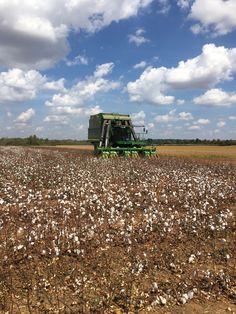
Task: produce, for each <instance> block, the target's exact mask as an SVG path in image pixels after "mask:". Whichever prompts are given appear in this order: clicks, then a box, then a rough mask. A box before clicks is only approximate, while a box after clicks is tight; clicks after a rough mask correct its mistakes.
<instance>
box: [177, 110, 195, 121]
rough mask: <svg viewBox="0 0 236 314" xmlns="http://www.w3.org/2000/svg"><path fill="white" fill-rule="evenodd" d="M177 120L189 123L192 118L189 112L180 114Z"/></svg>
mask: <svg viewBox="0 0 236 314" xmlns="http://www.w3.org/2000/svg"><path fill="white" fill-rule="evenodd" d="M178 119H179V120H185V121H189V120H192V119H193V116H192V114H191V113H190V112H180V113H179V116H178Z"/></svg>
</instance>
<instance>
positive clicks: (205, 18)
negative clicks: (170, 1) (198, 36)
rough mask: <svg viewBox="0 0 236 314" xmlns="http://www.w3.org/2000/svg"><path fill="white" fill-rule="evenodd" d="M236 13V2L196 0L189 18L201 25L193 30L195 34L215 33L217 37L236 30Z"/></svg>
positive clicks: (229, 0)
mask: <svg viewBox="0 0 236 314" xmlns="http://www.w3.org/2000/svg"><path fill="white" fill-rule="evenodd" d="M179 2H184V1H179ZM235 12H236V1H235V0H214V1H213V0H195V1H194V3H193V4H192V7H191V12H190V14H189V18H191V19H194V20H196V21H198V22H199V23H200V24H199V23H198V24H196V25H195V26H194V27H193V28H192V30H193V32H195V33H199V32H213V34H214V35H216V36H217V35H225V34H227V33H229V32H231V31H233V30H234V29H236V14H235Z"/></svg>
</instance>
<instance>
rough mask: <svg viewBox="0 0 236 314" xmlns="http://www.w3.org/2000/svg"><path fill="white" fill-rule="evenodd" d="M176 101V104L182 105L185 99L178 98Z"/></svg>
mask: <svg viewBox="0 0 236 314" xmlns="http://www.w3.org/2000/svg"><path fill="white" fill-rule="evenodd" d="M176 103H177V105H184V104H185V100H184V99H178V100H177V102H176Z"/></svg>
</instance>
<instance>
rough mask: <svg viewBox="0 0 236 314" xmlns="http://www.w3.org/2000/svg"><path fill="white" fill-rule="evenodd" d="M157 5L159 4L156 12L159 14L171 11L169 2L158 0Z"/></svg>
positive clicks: (167, 0)
mask: <svg viewBox="0 0 236 314" xmlns="http://www.w3.org/2000/svg"><path fill="white" fill-rule="evenodd" d="M158 4H159V10H158V12H159V13H161V14H167V13H168V12H169V11H170V9H171V5H170V1H169V0H158Z"/></svg>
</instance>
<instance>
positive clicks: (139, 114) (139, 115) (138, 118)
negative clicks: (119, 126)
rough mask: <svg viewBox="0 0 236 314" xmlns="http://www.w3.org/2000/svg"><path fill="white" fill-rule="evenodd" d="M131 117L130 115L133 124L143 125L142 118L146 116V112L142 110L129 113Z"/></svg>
mask: <svg viewBox="0 0 236 314" xmlns="http://www.w3.org/2000/svg"><path fill="white" fill-rule="evenodd" d="M131 117H132V121H133V123H134V124H136V125H144V124H145V122H144V120H145V118H146V114H145V112H144V111H143V110H141V111H139V112H136V113H133V114H132V115H131Z"/></svg>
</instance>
